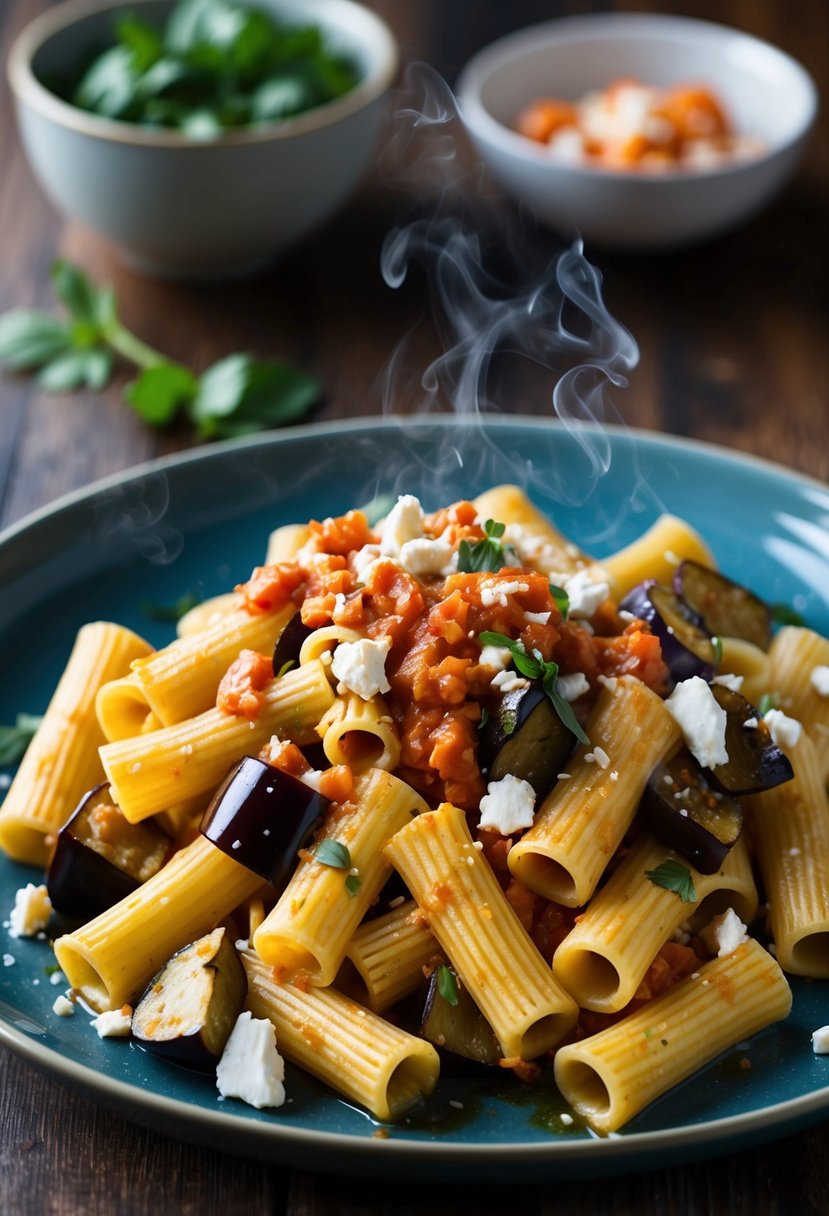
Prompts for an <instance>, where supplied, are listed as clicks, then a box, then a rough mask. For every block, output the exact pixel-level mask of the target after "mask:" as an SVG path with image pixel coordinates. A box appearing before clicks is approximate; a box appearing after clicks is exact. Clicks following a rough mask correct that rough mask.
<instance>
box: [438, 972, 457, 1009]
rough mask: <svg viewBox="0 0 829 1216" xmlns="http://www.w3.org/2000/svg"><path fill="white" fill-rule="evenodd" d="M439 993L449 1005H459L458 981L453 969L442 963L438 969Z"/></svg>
mask: <svg viewBox="0 0 829 1216" xmlns="http://www.w3.org/2000/svg"><path fill="white" fill-rule="evenodd" d="M438 992H439V993H440V995H441V996H442V997H443V999H444V1000H445V1001H446V1003H447V1004H448V1005H457V1003H458V981H457V978H456V976H455V973H454V971H453V970H452V969H451V967H447V966H446V963H441V964H440V966H439V967H438Z"/></svg>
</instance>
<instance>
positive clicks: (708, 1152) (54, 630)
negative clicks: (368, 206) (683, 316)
mask: <svg viewBox="0 0 829 1216" xmlns="http://www.w3.org/2000/svg"><path fill="white" fill-rule="evenodd" d="M505 480H511V481H518V482H520V483H521V484H524V485H526V486H528V488H529V489H530V492H531V494H532V496H533V497H534V498H535V500H536V501H537V502H538V503H539V505H540V506H541V507H542V508H544V509H545V510H547V511H548V512H549V513H550V514H551V515H552V516H553V518H554V519H555V521H556V522H557V523H558V525H559V526H560V527H561V528H562V529H563V531H564V532H566V533H567V534H569V535H570V536H571V537H572V538H573V539H574V540H575V541H576V542H578V543H579V544H581V545H582V546H583V547H585V548H586V549H588V550H590V551H592V552H594V553H595V554H596V555H597V556H602V555H603V554H607V553H609V552H611V551H612V550H613V549H614V548H616V547H618V546H619V545H622V544H625V543H627V542H628V541H629V540H632V539H633V538H634V537H636V536H637V535H639V534H640V533H641V532H642V531H644V529H645V528H646V527H647V526H648V525H649V524H650V523H651V522H652V521H653V519H654V518H655V517H656V516H657V515H658V514H659V513H660V511H663V510H670V511H672V512H673V513H674V514H677V515H680V516H683V517H685V518H686V519H688V520H689V521H691V522H692V523H693V524H694V525H695V526H696V527H697V528H698V529H699V530H700V531H701V532H702V533H703V534H704V535H705V536H706V537H707V539H708V541H709V543H710V544H711V546H712V548H713V550H714V552H715V555H716V557H717V560H718V562H719V563H720V565H721V567H722V569H724V570H725V571H727V572H729V573H730V574H731V575H732V576H733V577H735V578H737V579H739V580H741V581H743V582H745V583H747V584H748V585H749V586H751V587H752V588H753V589H755V590H756V591H758V592H760V593H761V594H762V595H764V596H765V597H766V598H768V599H770V600H772V601H785V602H787V603H790V604H794V605H795V606H796V607H797V608H798V609H799V610H800V611H801V612H802V614H803V615H804V616H805V618H806V620H807V622H808V623H809V624H810V625H811V626H813V627H814V628H817V629H819V630H822V631H824V632H829V491H827V489H826V488H825V487H823V486H821V485H819V484H818V483H816V482H812V481H808V480H807V479H805V478H802V477H798V476H796V475H794V474H792V473H790V472H787V471H786V470H784V469H781V468H778V467H775V466H773V465H770V464H766V463H762V462H759V461H755V460H750V459H747V458H745V457H736V456H734V455H731V454H729V453H727V452H724V451H721V450H718V449H716V448H712V447H706V446H702V445H698V444H691V443H686V442H682V443H680V442H678V441H677V440H673V439H668V438H664V437H659V436H653V435H648V434H646V433H643V432H625V431H622V430H615V431H610V430H608V431H604V432H601V433H600V432H597V431H593V430H582V429H572V430H567V429H564V428H563V427H562V426H560V425H554V424H545V423H543V422H541V421H538V420H534V419H518V418H513V419H505V420H493V421H491V422H487V425H486V427H485V429H483V430H482V429H481V428H480V427H477V426H475V427H473V426H458V424H457V423H454V422H453V421H451V420H448V421H447V420H444V421H443V423H442V424H440V423H439V422H435V421H431V422H428V423H413V422H408V423H406V424H405V425H401V424H397V423H394V422H388V423H381V422H378V421H376V420H362V421H357V422H352V423H349V424H342V425H331V426H324V427H308V428H299V429H296V430H294V431H286V432H282V433H279V434H276V435H272V436H269V437H267V438H255V439H252V440H250V441H249V442H243V443H239V444H232V445H224V446H222V445H218V446H216V447H212V448H207V449H202V450H199V451H197V452H195V453H190V454H187V455H184V456H179V457H174V458H172V459H167V460H161V461H157V462H155V463H153V464H150V465H146V466H144V467H143V468H140V469H137V470H135V471H134V472H132V473H129V474H127V475H123V476H119V477H117V478H111V479H109V480H108V481H106V482H103V483H100V484H98V485H97V486H94V487H92V488H91V489H90V490H88V491H85V492H83V493H81V494H78V495H74V496H72V497H71V498H68V499H65V500H63V501H62V502H60V503H58V504H56V505H55V506H53V507H50V508H48V509H46V510H45V511H42V512H40V513H39V514H37V515H36V516H34V517H32V518H30V519H29V520H27V521H25V522H24V523H23V524H21V525H19V526H18V527H16V528H14V529H12V530H11V531H9V532H7V533H6V535H5V537H4V538H3V539H2V543H0V672H2V681H1V682H0V721H3V722H6V721H9V720H10V719H12V717H13V715H14V714H15V713H16V712H17V711H18V710H27V711H30V712H37V711H40V710H42V709H43V708H44V707H45V705H46V703H47V700H48V698H49V695H50V692H51V689H52V687H53V685H54V683H55V680H56V678H57V675H58V673H59V672H60V670H61V667H62V665H63V663H64V661H65V659H66V657H67V655H68V653H69V649H70V647H71V643H72V639H73V637H74V634H75V631H76V629H77V628H78V627H79V626H80V625H81V624H82V623H83V622H84V621H86V620H90V619H93V618H96V617H101V616H105V617H107V618H109V619H112V620H115V621H120V622H121V623H123V624H125V625H128V626H130V627H132V628H133V629H136V630H138V631H139V632H143V633H146V634H147V635H148V636H149V637H150V640H151V641H153V642H154V643H156V644H160V643H163V642H165V641H166V640H168V638H169V637H170V631H171V627H170V626H163V625H158V624H156V623H154V622H152V621H150V620H149V619H148V617H147V615H146V612H145V606H146V603H147V602H148V601H152V602H156V603H170V602H173V601H175V600H176V599H178V597H179V596H181V595H182V594H183V593H184V592H187V591H190V590H193V591H195V592H196V593H198V594H202V595H212V594H214V593H217V592H219V591H222V590H225V589H227V588H228V587H229V586H231V585H232V584H233V583H234V582H236V581H238V580H240V579H243V578H244V577H245V576H246V575H247V574H248V573H249V571H250V569H251V568H252V567H253V566H254V565H256V564H257V563H258V562H260V561H261V559H262V556H263V554H264V551H265V542H266V538H267V534H268V532H269V530H270V529H271V528H273V527H274V526H275V525H277V524H280V523H286V522H291V521H297V520H305V519H307V518H309V517H311V516H316V517H320V516H323V515H326V514H331V513H339V512H342V511H343V510H345V509H346V508H348V507H349V506H351V505H353V504H355V503H362V502H365V501H366V500H368V499H370V498H371V497H372V496H373V495H374V494H376V493H378V492H388V491H390V492H398V491H403V490H407V491H411V492H415V493H417V494H418V495H419V496H420V497H421V498H422V500H423V502H424V505H426V506H427V507H430V508H431V507H434V506H437V505H438V504H440V503H442V502H448V501H452V500H454V499H456V498H459V497H461V496H470V495H472V494H475V493H476V492H478V491H480V490H482V489H484V488H485V487H486V486H488V485H491V484H493V483H495V482H498V481H505ZM36 878H37V875H36V874H35V873H34V871H32V870H27V869H25V868H24V867H20V866H16V865H14V864H12V863H9V862H7V861H4V862H3V863H2V865H0V909H2V910H4V911H5V910H6V909H9V908H10V907H11V905H12V903H13V900H14V892H15V890H16V889H17V888H18V887H19V886H21V885H22V884H23V883H24V882H25V881H28V880H30V879H36ZM0 935H2V938H3V943H2V946H3V948H2V953H3V954H4V955H5V958H4V962H5V964H7V965H4V966H2V967H0V1040H2V1041H3V1042H4V1043H5V1044H6V1045H7V1046H9V1047H10V1048H12V1050H14V1051H16V1052H18V1053H19V1054H20V1055H22V1056H24V1057H25V1058H26V1059H27V1060H29V1061H30V1062H31V1063H32V1064H34V1065H35V1066H36V1067H38V1068H41V1069H43V1070H45V1071H46V1072H48V1073H50V1074H52V1075H53V1076H55V1077H58V1078H60V1079H62V1080H64V1081H66V1082H68V1083H70V1084H72V1085H74V1086H77V1087H79V1088H81V1089H83V1090H84V1091H86V1092H87V1093H88V1094H90V1095H91V1096H92V1097H93V1098H94V1099H95V1100H96V1101H98V1102H101V1103H104V1104H106V1105H108V1106H111V1107H113V1108H117V1109H118V1110H119V1111H120V1112H121V1113H122V1114H124V1115H126V1116H127V1117H129V1118H132V1119H134V1120H136V1121H139V1122H143V1123H146V1124H148V1125H150V1126H152V1127H155V1128H162V1129H165V1130H167V1131H169V1132H170V1133H172V1134H174V1135H178V1136H180V1137H182V1138H186V1139H192V1140H197V1141H200V1142H202V1143H208V1144H214V1145H217V1146H220V1147H222V1148H225V1149H233V1150H235V1151H239V1152H243V1153H247V1154H251V1155H256V1156H261V1157H265V1158H268V1159H270V1160H273V1161H277V1162H284V1163H291V1164H304V1165H306V1166H308V1167H310V1168H312V1169H316V1170H321V1169H322V1170H326V1169H330V1170H338V1171H350V1172H353V1173H363V1174H376V1175H395V1176H398V1177H399V1176H406V1175H409V1176H419V1177H422V1176H423V1171H424V1170H428V1176H429V1177H431V1178H437V1177H442V1178H457V1179H460V1178H468V1177H474V1178H475V1179H476V1180H481V1181H482V1180H484V1179H492V1180H506V1179H507V1178H509V1177H514V1176H515V1175H514V1173H513V1171H514V1170H515V1169H516V1168H520V1170H521V1177H522V1178H523V1179H525V1180H527V1179H529V1178H533V1177H534V1178H553V1177H563V1176H578V1175H583V1176H588V1175H589V1176H591V1177H595V1176H597V1175H599V1174H602V1173H604V1174H613V1173H621V1172H625V1171H628V1170H634V1169H637V1170H638V1169H642V1168H647V1167H648V1166H656V1165H660V1166H661V1165H666V1164H670V1163H671V1162H676V1161H680V1160H689V1159H693V1158H698V1157H704V1156H713V1155H716V1154H719V1153H725V1152H731V1151H734V1150H735V1149H738V1148H740V1147H744V1146H747V1145H748V1144H756V1143H758V1142H760V1141H762V1140H764V1139H766V1140H767V1139H770V1138H772V1137H774V1136H777V1135H782V1134H784V1133H786V1132H790V1131H792V1130H794V1129H796V1128H798V1127H802V1126H805V1125H806V1124H808V1123H810V1122H816V1121H818V1120H820V1119H822V1118H827V1117H829V1056H816V1055H814V1053H813V1052H812V1049H811V1033H812V1031H813V1030H814V1029H815V1028H817V1027H818V1026H821V1025H823V1024H825V1023H826V1021H827V1020H829V986H827V984H825V983H813V984H807V983H798V982H795V984H794V985H793V987H794V990H795V1000H794V1011H793V1013H792V1015H791V1017H790V1018H789V1019H788V1021H786V1022H785V1023H783V1024H782V1025H781V1026H778V1027H774V1028H771V1029H769V1030H767V1031H765V1032H763V1033H762V1034H760V1035H758V1036H757V1037H756V1038H755V1039H753V1040H752V1041H751V1043H749V1044H747V1045H746V1044H740V1045H739V1046H738V1047H737V1048H736V1049H735V1050H734V1051H731V1052H728V1053H726V1055H725V1056H723V1057H721V1058H720V1059H719V1060H717V1061H715V1062H714V1063H713V1064H712V1065H711V1066H710V1067H709V1068H707V1069H706V1070H705V1071H703V1072H702V1073H701V1074H699V1075H698V1076H696V1077H694V1078H692V1079H691V1080H690V1081H688V1082H686V1083H685V1084H684V1085H682V1086H680V1087H678V1089H676V1090H675V1091H673V1092H672V1093H671V1094H669V1095H666V1096H665V1097H664V1098H662V1099H661V1100H659V1101H658V1102H656V1103H654V1104H653V1105H652V1106H651V1107H649V1108H648V1109H647V1110H646V1111H645V1112H643V1114H641V1115H639V1116H638V1117H637V1118H636V1119H635V1120H634V1121H633V1122H632V1123H630V1124H629V1125H628V1127H627V1128H626V1129H625V1131H624V1132H623V1133H622V1134H621V1135H619V1136H617V1137H612V1138H609V1139H601V1140H600V1139H596V1138H594V1137H591V1136H590V1135H588V1133H587V1132H586V1131H584V1129H580V1128H578V1127H575V1126H574V1127H572V1128H567V1127H565V1125H564V1124H563V1123H562V1121H561V1120H560V1118H559V1114H560V1112H561V1109H562V1108H561V1106H560V1103H559V1102H558V1101H557V1099H556V1096H555V1091H554V1089H553V1088H552V1086H551V1084H550V1083H549V1082H544V1083H542V1084H539V1085H538V1086H536V1087H534V1088H533V1089H529V1090H527V1089H524V1088H522V1087H521V1086H520V1085H519V1084H518V1083H517V1082H515V1081H514V1079H513V1078H512V1076H511V1075H510V1076H503V1077H500V1076H499V1078H498V1079H497V1083H494V1084H493V1083H491V1082H483V1081H477V1080H476V1081H469V1080H461V1079H457V1078H455V1079H446V1080H442V1081H441V1083H440V1086H439V1089H438V1091H437V1093H436V1095H435V1096H434V1097H433V1098H432V1099H430V1101H429V1102H428V1104H427V1105H426V1107H425V1109H424V1110H423V1111H420V1112H417V1114H416V1115H415V1116H413V1117H412V1120H411V1121H410V1122H407V1123H403V1124H402V1125H400V1126H399V1127H395V1128H392V1129H389V1130H388V1135H387V1136H385V1133H384V1136H383V1137H378V1135H377V1132H378V1128H377V1125H376V1124H375V1123H373V1122H372V1120H371V1119H369V1118H368V1117H367V1116H366V1115H365V1114H364V1113H362V1112H361V1111H359V1110H357V1109H355V1108H354V1107H352V1106H350V1105H348V1104H346V1103H345V1102H342V1101H340V1100H339V1099H337V1098H336V1097H335V1096H333V1094H331V1093H330V1092H329V1091H327V1090H325V1089H324V1088H323V1087H322V1086H321V1085H317V1084H316V1083H315V1082H313V1081H312V1080H308V1079H306V1078H304V1077H302V1076H300V1075H299V1074H297V1073H296V1072H295V1070H290V1072H289V1078H288V1092H289V1096H290V1102H289V1104H288V1105H286V1106H285V1107H283V1108H282V1109H281V1110H279V1111H277V1112H275V1113H266V1112H258V1111H255V1110H253V1109H252V1108H250V1107H246V1106H244V1105H243V1104H242V1103H237V1102H235V1101H232V1100H229V1101H221V1102H220V1101H219V1100H218V1097H217V1094H216V1091H215V1089H214V1087H213V1084H212V1082H211V1081H210V1080H208V1079H205V1078H202V1077H198V1076H194V1075H190V1074H188V1073H186V1072H181V1071H178V1070H176V1069H175V1068H171V1067H169V1066H164V1065H162V1064H161V1063H160V1062H158V1061H155V1060H153V1059H152V1058H150V1057H149V1056H147V1055H146V1054H145V1053H143V1052H142V1051H141V1050H140V1049H138V1048H137V1047H135V1046H133V1045H132V1044H130V1043H129V1042H127V1041H125V1040H112V1039H110V1040H104V1041H101V1040H99V1039H98V1038H97V1036H96V1035H95V1033H94V1032H93V1031H92V1030H91V1029H90V1027H89V1026H88V1024H87V1021H88V1019H87V1017H86V1016H85V1015H84V1014H83V1012H81V1011H79V1012H78V1013H77V1014H76V1016H75V1017H74V1018H68V1019H61V1018H58V1017H57V1016H55V1015H54V1014H53V1013H52V1011H51V1006H52V1002H53V1001H54V998H55V996H56V995H57V993H58V992H59V991H61V989H59V988H55V987H53V986H52V985H51V984H50V983H49V979H48V977H47V975H46V968H48V966H49V965H50V964H51V963H52V962H53V956H52V954H51V950H50V948H49V946H48V943H46V942H37V941H18V940H12V939H10V938H8V936H7V929H3V930H2V931H0ZM12 959H13V960H14V961H13V962H12V961H11V960H12ZM743 1060H748V1061H749V1062H750V1068H749V1069H746V1068H745V1067H744V1066H742V1067H741V1063H740V1062H741V1061H743Z"/></svg>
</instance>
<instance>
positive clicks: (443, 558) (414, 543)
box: [398, 536, 458, 578]
mask: <svg viewBox="0 0 829 1216" xmlns="http://www.w3.org/2000/svg"><path fill="white" fill-rule="evenodd" d="M398 560H399V562H400V565H401V566H402V567H403V569H404V570H407V571H408V572H409V574H413V575H414V576H415V577H416V578H419V577H423V576H424V575H429V574H435V575H449V574H452V572H453V571H454V570H455V569H456V568H457V564H458V555H457V553H456V552H455V549H454V547H453V546H452V545H450V544H449V542H448V541H445V540H430V539H429V538H428V537H426V536H419V537H416V538H415V539H414V540H407V541H406V542H405V544H404V545H403V546H402V547H401V549H400V554H399V558H398Z"/></svg>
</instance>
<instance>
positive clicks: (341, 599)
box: [332, 591, 345, 615]
mask: <svg viewBox="0 0 829 1216" xmlns="http://www.w3.org/2000/svg"><path fill="white" fill-rule="evenodd" d="M343 608H345V592H343V591H338V592H337V594H336V595H335V596H334V613H337V612H342V610H343ZM332 615H333V614H332Z"/></svg>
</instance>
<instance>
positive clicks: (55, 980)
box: [49, 971, 66, 988]
mask: <svg viewBox="0 0 829 1216" xmlns="http://www.w3.org/2000/svg"><path fill="white" fill-rule="evenodd" d="M49 983H50V984H52V985H53V987H55V988H57V986H58V984H65V983H66V976H65V975H64V974H63V972H62V971H53V972H52V974H51V975H50V976H49Z"/></svg>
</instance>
